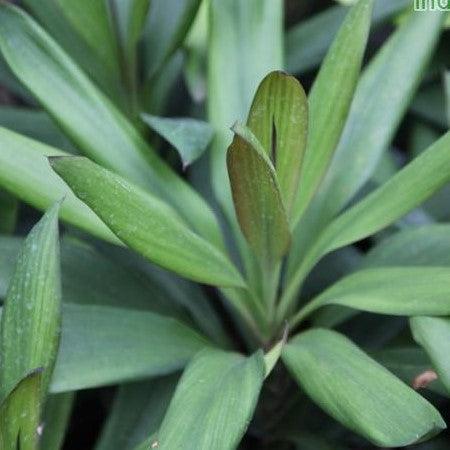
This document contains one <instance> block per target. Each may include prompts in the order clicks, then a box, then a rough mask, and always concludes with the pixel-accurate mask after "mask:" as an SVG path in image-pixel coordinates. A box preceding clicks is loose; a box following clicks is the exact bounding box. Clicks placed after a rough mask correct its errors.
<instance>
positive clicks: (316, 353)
mask: <svg viewBox="0 0 450 450" xmlns="http://www.w3.org/2000/svg"><path fill="white" fill-rule="evenodd" d="M283 360H284V362H285V363H286V365H287V367H288V369H289V371H290V372H291V373H292V375H293V376H294V377H295V379H296V380H297V382H298V383H299V384H300V385H301V387H302V389H304V390H305V392H306V393H307V394H308V395H309V396H310V397H311V398H312V399H313V400H314V402H316V403H317V404H318V405H319V406H320V407H321V408H322V409H324V410H325V411H326V412H327V413H328V414H329V415H331V416H332V417H333V418H334V419H336V420H337V421H338V422H340V423H341V424H343V425H344V426H345V427H347V428H349V429H351V430H352V431H354V432H356V433H358V434H360V435H362V436H363V437H365V438H366V439H367V440H369V441H370V442H372V443H373V444H375V445H377V446H381V447H403V446H406V445H409V444H412V443H415V442H417V441H420V440H423V439H427V438H430V437H431V436H433V435H435V434H437V433H438V432H440V431H441V430H443V429H444V428H445V427H446V425H445V422H444V421H443V420H442V418H441V416H440V415H439V413H438V411H437V410H436V409H435V408H434V407H433V406H432V405H431V404H430V403H428V402H427V401H426V400H425V399H423V398H422V397H421V396H420V395H418V394H416V393H415V392H414V391H413V390H412V389H411V388H409V387H408V386H406V385H405V384H403V383H402V382H401V381H400V380H399V379H398V378H396V377H395V376H394V375H392V374H391V373H390V372H388V371H387V370H386V369H384V368H383V367H382V366H380V365H379V364H378V363H377V362H375V361H374V360H373V359H371V358H370V357H369V356H367V355H366V354H365V353H364V352H363V351H362V350H360V349H359V348H358V347H357V346H356V345H354V344H353V343H352V342H351V341H350V340H348V339H347V338H346V337H344V336H342V335H340V334H338V333H336V332H334V331H330V330H325V329H318V328H317V329H313V330H310V331H307V332H305V333H302V334H300V335H298V336H296V337H295V338H294V339H293V340H292V341H291V342H290V343H288V344H287V345H286V347H285V349H284V352H283Z"/></svg>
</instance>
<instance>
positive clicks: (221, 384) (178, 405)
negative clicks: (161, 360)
mask: <svg viewBox="0 0 450 450" xmlns="http://www.w3.org/2000/svg"><path fill="white" fill-rule="evenodd" d="M264 374H265V365H264V358H263V355H262V352H258V353H255V354H254V355H253V356H250V357H248V358H246V357H243V356H241V355H238V354H236V353H226V352H222V351H218V350H204V351H202V352H201V353H199V354H198V355H197V356H196V357H195V358H194V359H193V360H192V361H191V363H190V364H189V366H188V367H187V369H186V370H185V372H184V374H183V376H182V377H181V380H180V382H179V384H178V387H177V389H176V391H175V395H174V397H173V398H172V401H171V403H170V406H169V410H168V411H167V414H166V416H165V417H164V420H163V423H162V425H161V428H160V429H159V432H158V433H157V436H156V438H155V441H154V442H156V443H157V448H158V449H160V450H173V449H175V448H176V449H178V450H188V449H194V448H195V449H196V450H211V449H220V450H234V449H235V448H237V446H238V444H239V441H240V440H241V438H242V436H243V435H244V433H245V431H246V429H247V427H248V424H249V423H250V419H251V417H252V415H253V411H254V409H255V407H256V402H257V400H258V395H259V391H260V389H261V385H262V382H263V380H264Z"/></svg>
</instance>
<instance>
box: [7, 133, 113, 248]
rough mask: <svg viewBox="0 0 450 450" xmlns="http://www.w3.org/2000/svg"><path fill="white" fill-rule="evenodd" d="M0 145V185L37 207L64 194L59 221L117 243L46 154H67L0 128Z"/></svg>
mask: <svg viewBox="0 0 450 450" xmlns="http://www.w3.org/2000/svg"><path fill="white" fill-rule="evenodd" d="M0 146H1V149H2V151H1V152H0V186H2V187H3V188H4V189H6V190H7V191H9V192H11V193H12V194H14V195H15V196H16V197H17V198H19V199H21V200H22V201H24V202H25V203H28V204H30V205H31V206H33V207H34V208H37V209H41V210H45V209H47V208H49V207H50V206H51V205H52V204H53V203H54V202H56V201H57V200H59V199H61V198H62V197H63V196H64V195H66V198H65V200H64V203H63V204H62V205H61V208H60V213H59V214H60V216H61V219H62V220H64V221H65V222H68V223H69V224H71V225H75V226H76V227H78V228H81V229H82V230H84V231H87V232H88V233H90V234H92V235H94V236H96V237H99V238H101V239H105V240H107V241H110V242H114V243H117V244H119V243H120V241H119V240H118V239H117V238H116V236H114V235H113V234H112V233H111V231H110V230H109V229H108V228H107V227H106V225H105V224H104V223H103V222H102V221H101V220H100V219H99V218H98V217H97V216H96V215H95V214H94V213H93V212H92V211H91V210H90V209H89V208H88V207H87V206H86V205H85V204H84V203H83V202H81V201H80V200H78V199H77V198H76V197H75V195H73V194H72V193H71V192H68V190H67V187H66V185H65V184H64V182H62V180H61V179H60V178H59V177H58V176H57V175H56V174H55V173H54V172H53V171H52V169H51V167H50V165H49V164H48V160H47V156H68V154H67V153H64V152H62V151H60V150H58V149H56V148H54V147H49V146H47V145H44V144H41V143H40V142H38V141H34V140H32V139H29V138H26V137H24V136H21V135H20V134H16V133H13V132H12V131H9V130H7V129H6V128H1V127H0Z"/></svg>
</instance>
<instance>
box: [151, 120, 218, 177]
mask: <svg viewBox="0 0 450 450" xmlns="http://www.w3.org/2000/svg"><path fill="white" fill-rule="evenodd" d="M142 120H143V121H144V122H145V123H146V124H147V125H149V126H150V127H151V128H152V129H153V130H154V131H156V132H157V133H158V134H160V135H161V136H162V137H163V138H164V139H165V140H166V141H168V142H169V143H170V144H172V145H173V146H174V148H175V149H176V150H177V151H178V153H179V154H180V156H181V160H182V162H183V168H184V169H185V168H186V167H187V166H189V165H191V164H192V163H193V162H194V161H195V160H196V159H198V158H199V157H200V156H201V155H202V154H203V152H204V151H205V150H206V149H207V148H208V145H209V143H210V142H211V139H212V138H213V133H214V132H213V129H212V127H211V126H210V125H209V124H208V123H206V122H203V121H201V120H196V119H190V118H171V117H170V118H168V117H157V116H151V115H150V114H142Z"/></svg>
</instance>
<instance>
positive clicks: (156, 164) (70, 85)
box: [0, 4, 223, 247]
mask: <svg viewBox="0 0 450 450" xmlns="http://www.w3.org/2000/svg"><path fill="white" fill-rule="evenodd" d="M0 49H1V51H2V52H3V55H4V57H5V59H6V60H7V62H8V64H9V65H10V67H11V69H12V70H13V72H14V73H15V74H16V76H17V77H18V78H19V79H20V80H21V81H22V83H23V84H25V86H27V88H28V89H29V90H30V91H31V92H33V94H34V95H35V96H36V98H37V99H38V100H39V101H40V102H41V103H42V105H43V106H44V107H45V109H46V110H47V111H48V112H49V113H50V115H51V116H52V117H53V118H54V119H55V121H56V123H58V125H59V126H60V127H61V128H62V129H63V130H64V131H65V133H66V134H67V136H69V137H70V138H71V139H72V140H73V141H74V142H75V143H76V145H77V148H78V149H79V150H80V151H82V152H83V153H85V154H87V155H88V156H90V157H91V158H93V159H94V160H96V161H97V162H98V163H100V164H102V165H104V166H106V167H107V168H109V169H111V170H113V171H115V172H117V173H118V174H120V175H121V176H124V177H126V178H128V179H130V180H131V181H133V182H134V183H136V184H138V185H140V186H141V187H144V188H146V189H150V190H151V192H152V193H153V194H154V195H157V196H159V197H162V198H163V199H165V200H166V201H168V202H169V203H171V204H172V206H174V207H175V208H177V210H178V211H180V213H181V214H182V215H183V217H184V219H185V220H186V221H187V223H189V224H190V225H191V226H192V227H193V228H194V229H195V230H197V231H198V232H199V233H200V234H202V235H203V236H205V237H207V239H208V240H210V241H211V242H212V243H213V244H214V245H216V246H219V247H221V246H223V244H222V236H221V233H220V229H219V227H218V225H217V222H216V219H215V217H214V214H213V213H212V211H211V210H210V208H209V207H208V206H207V205H206V204H205V202H204V201H203V200H202V199H201V198H200V197H199V196H198V194H197V193H196V192H195V191H194V190H193V189H192V188H191V187H190V186H189V185H188V184H187V183H186V182H185V181H183V180H182V179H181V178H180V177H179V176H178V175H177V174H175V172H173V171H172V170H171V169H170V167H169V166H168V165H166V163H165V162H164V161H163V160H161V159H160V158H159V156H158V155H157V154H156V153H155V152H154V150H153V149H152V148H150V147H149V146H148V145H147V143H146V142H145V141H144V139H143V138H142V136H141V135H140V134H139V133H138V132H137V130H136V129H135V128H133V126H132V125H131V124H130V122H129V121H128V120H127V119H126V118H125V117H124V116H123V115H122V114H121V113H120V112H119V111H118V110H117V109H116V107H115V106H114V105H113V104H112V103H111V102H110V101H109V100H108V99H107V98H106V97H105V96H104V95H103V94H102V93H101V92H100V91H99V90H98V89H97V88H96V87H95V86H94V84H93V83H92V82H91V81H90V80H89V79H88V78H87V77H86V76H85V75H84V73H83V72H82V71H81V70H80V69H79V68H78V67H77V66H76V65H75V64H74V63H73V61H72V60H71V59H70V58H69V57H68V56H67V55H66V54H65V53H64V52H63V51H62V50H61V48H60V47H59V46H58V45H57V44H56V43H55V42H54V41H53V40H52V39H51V38H50V37H49V36H48V35H47V34H46V33H45V32H44V31H43V30H42V29H41V28H40V27H39V26H38V25H37V24H36V23H35V22H33V21H32V19H31V18H30V17H29V16H27V15H26V14H25V13H23V12H21V11H20V10H19V9H17V8H15V7H12V6H8V5H5V4H3V5H2V6H1V7H0ZM19 49H20V50H19ZM68 105H69V106H68Z"/></svg>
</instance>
